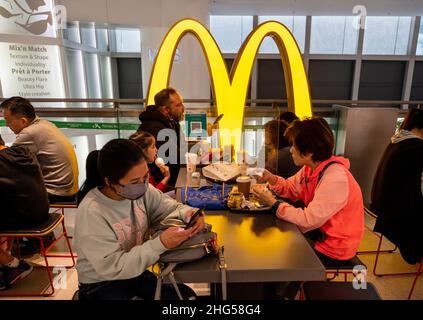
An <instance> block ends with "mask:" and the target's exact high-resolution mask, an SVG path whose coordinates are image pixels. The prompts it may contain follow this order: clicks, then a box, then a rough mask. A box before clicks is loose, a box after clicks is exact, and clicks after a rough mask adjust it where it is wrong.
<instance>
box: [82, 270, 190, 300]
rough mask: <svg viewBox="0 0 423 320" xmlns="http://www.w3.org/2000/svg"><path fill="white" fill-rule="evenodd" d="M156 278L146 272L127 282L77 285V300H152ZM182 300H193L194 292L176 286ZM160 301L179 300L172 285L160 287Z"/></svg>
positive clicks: (180, 285)
mask: <svg viewBox="0 0 423 320" xmlns="http://www.w3.org/2000/svg"><path fill="white" fill-rule="evenodd" d="M156 283H157V278H156V277H155V276H154V274H153V273H151V272H150V271H148V270H146V271H144V272H143V273H142V274H141V275H140V276H138V277H136V278H132V279H127V280H114V281H104V282H98V283H92V284H80V285H79V300H134V299H139V300H153V299H154V293H155V292H156ZM178 287H179V290H180V291H181V294H182V296H183V297H184V299H190V300H192V299H195V298H196V294H195V292H194V290H192V289H191V288H190V287H188V286H186V285H184V284H178ZM162 300H179V298H178V295H177V294H176V291H175V288H173V286H172V285H163V286H162Z"/></svg>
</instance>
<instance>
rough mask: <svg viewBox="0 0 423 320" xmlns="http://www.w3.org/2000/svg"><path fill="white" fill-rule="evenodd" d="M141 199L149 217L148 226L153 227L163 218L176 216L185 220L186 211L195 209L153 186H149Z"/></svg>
mask: <svg viewBox="0 0 423 320" xmlns="http://www.w3.org/2000/svg"><path fill="white" fill-rule="evenodd" d="M143 201H144V205H145V208H146V211H147V214H148V215H149V217H150V224H151V225H150V227H153V228H154V227H155V226H157V225H158V224H159V223H160V221H162V220H163V219H165V218H176V219H182V220H184V221H186V217H187V213H189V212H191V211H193V210H194V211H195V210H197V209H196V208H192V207H190V206H187V205H184V204H182V203H180V202H177V201H176V200H175V199H172V198H171V197H169V196H168V195H165V194H163V193H162V192H161V191H159V190H157V189H156V188H154V187H153V186H149V188H148V190H147V192H146V194H145V197H144V199H143Z"/></svg>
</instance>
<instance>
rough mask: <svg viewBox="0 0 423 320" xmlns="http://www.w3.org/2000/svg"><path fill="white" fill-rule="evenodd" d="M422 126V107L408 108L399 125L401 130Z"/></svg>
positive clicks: (420, 127)
mask: <svg viewBox="0 0 423 320" xmlns="http://www.w3.org/2000/svg"><path fill="white" fill-rule="evenodd" d="M415 128H416V129H422V128H423V110H422V109H410V110H408V113H407V115H406V116H405V119H404V121H403V123H402V124H401V126H400V129H402V130H408V131H411V130H413V129H415Z"/></svg>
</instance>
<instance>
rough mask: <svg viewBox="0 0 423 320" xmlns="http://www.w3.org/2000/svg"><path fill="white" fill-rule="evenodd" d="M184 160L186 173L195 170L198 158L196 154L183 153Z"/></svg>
mask: <svg viewBox="0 0 423 320" xmlns="http://www.w3.org/2000/svg"><path fill="white" fill-rule="evenodd" d="M185 157H186V160H187V172H188V173H193V172H195V171H196V169H197V160H198V156H197V154H195V153H187V154H186V155H185Z"/></svg>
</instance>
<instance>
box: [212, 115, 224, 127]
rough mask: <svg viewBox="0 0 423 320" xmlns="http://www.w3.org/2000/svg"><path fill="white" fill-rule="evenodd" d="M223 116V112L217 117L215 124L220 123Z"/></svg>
mask: <svg viewBox="0 0 423 320" xmlns="http://www.w3.org/2000/svg"><path fill="white" fill-rule="evenodd" d="M222 118H223V113H221V114H219V116H218V117H217V118H216V120H214V122H213V125H216V124H218V123H219V121H220V119H222Z"/></svg>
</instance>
